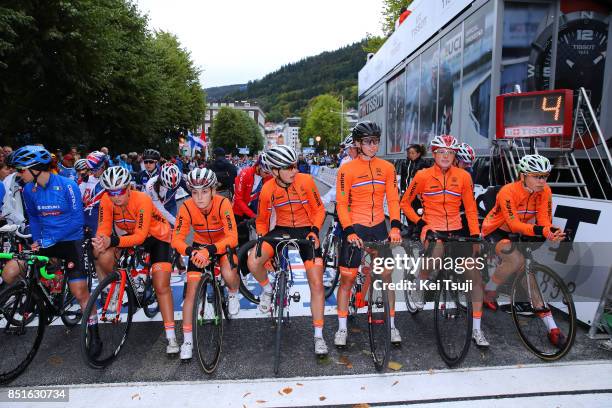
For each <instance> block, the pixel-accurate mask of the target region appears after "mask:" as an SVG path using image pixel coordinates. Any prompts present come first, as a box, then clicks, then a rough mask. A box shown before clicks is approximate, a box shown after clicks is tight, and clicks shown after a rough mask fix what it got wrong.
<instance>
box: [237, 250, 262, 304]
mask: <svg viewBox="0 0 612 408" xmlns="http://www.w3.org/2000/svg"><path fill="white" fill-rule="evenodd" d="M256 244H257V240H255V239H254V240H251V241H249V242H247V243H246V244H244V245H242V246H241V247H240V249H239V250H238V275H239V277H240V286H239V288H238V290H239V291H240V294H241V295H242V296H244V297H245V298H246V299H248V301H249V302H251V303H254V304H256V305H258V304H259V296H257V295H255V294H254V293H253V292H252V291H251V290H250V289H249V287H248V286H247V279H248V277H249V276H250V275H251V272H250V271H249V267H248V264H247V261H248V258H249V251H251V250H252V249H253V248H254V247H255V245H256Z"/></svg>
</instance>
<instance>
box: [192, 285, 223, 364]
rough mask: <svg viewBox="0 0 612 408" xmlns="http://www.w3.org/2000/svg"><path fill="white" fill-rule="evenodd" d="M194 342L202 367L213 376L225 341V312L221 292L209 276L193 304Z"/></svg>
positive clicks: (199, 288) (199, 287) (200, 286)
mask: <svg viewBox="0 0 612 408" xmlns="http://www.w3.org/2000/svg"><path fill="white" fill-rule="evenodd" d="M192 325H193V328H194V329H195V330H194V331H193V340H194V343H195V347H196V352H197V355H198V359H199V361H200V365H201V366H202V369H203V370H204V372H205V373H207V374H211V373H213V372H214V371H215V369H216V368H217V365H218V364H219V358H220V357H221V343H222V340H223V311H222V307H221V292H220V291H219V286H218V285H216V284H215V283H214V281H213V279H211V278H210V276H209V275H204V276H203V277H202V279H200V282H199V284H198V289H197V291H196V297H195V301H194V302H193V321H192Z"/></svg>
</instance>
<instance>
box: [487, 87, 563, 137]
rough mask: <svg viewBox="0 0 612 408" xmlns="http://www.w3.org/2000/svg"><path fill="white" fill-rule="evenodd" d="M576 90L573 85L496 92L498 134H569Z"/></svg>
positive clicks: (518, 135)
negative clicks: (561, 87)
mask: <svg viewBox="0 0 612 408" xmlns="http://www.w3.org/2000/svg"><path fill="white" fill-rule="evenodd" d="M573 94H574V92H573V91H572V90H571V89H556V90H552V91H534V92H524V93H510V94H504V95H499V96H497V98H496V103H497V107H496V112H497V117H496V137H497V138H498V139H507V138H526V137H544V136H561V137H569V136H570V135H571V132H572V111H573V102H574V98H573Z"/></svg>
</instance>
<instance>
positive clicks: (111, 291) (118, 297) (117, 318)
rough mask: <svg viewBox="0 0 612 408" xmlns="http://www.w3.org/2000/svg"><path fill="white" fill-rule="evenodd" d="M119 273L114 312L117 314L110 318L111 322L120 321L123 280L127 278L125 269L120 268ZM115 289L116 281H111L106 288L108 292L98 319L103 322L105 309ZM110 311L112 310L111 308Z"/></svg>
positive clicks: (107, 307)
mask: <svg viewBox="0 0 612 408" xmlns="http://www.w3.org/2000/svg"><path fill="white" fill-rule="evenodd" d="M119 273H120V274H121V281H120V282H119V288H118V290H119V293H118V294H117V304H116V308H117V310H116V312H117V314H116V315H115V316H114V317H113V318H112V319H111V323H119V322H121V308H122V307H123V294H124V293H125V281H126V279H127V273H126V271H125V269H120V270H119ZM115 290H117V281H113V282H111V286H110V288H109V289H108V294H107V295H106V300H105V301H104V307H103V308H102V316H101V318H100V320H102V321H103V322H107V321H108V320H107V317H106V311H107V310H108V309H109V306H110V302H111V299H112V298H113V295H114V294H115ZM111 313H112V310H111Z"/></svg>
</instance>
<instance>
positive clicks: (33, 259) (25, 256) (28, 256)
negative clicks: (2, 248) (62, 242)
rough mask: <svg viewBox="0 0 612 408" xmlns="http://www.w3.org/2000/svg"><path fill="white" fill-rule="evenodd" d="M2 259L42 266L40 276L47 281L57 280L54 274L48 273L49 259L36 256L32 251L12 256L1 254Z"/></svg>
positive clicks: (5, 253)
mask: <svg viewBox="0 0 612 408" xmlns="http://www.w3.org/2000/svg"><path fill="white" fill-rule="evenodd" d="M0 259H4V260H7V261H10V260H12V259H17V260H20V261H26V262H27V263H28V264H30V265H32V264H40V268H39V271H40V275H41V276H42V277H43V278H45V279H53V278H55V274H54V273H47V264H48V263H49V257H47V256H43V255H34V254H33V253H32V252H31V251H23V252H20V253H18V254H12V253H7V252H1V253H0Z"/></svg>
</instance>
